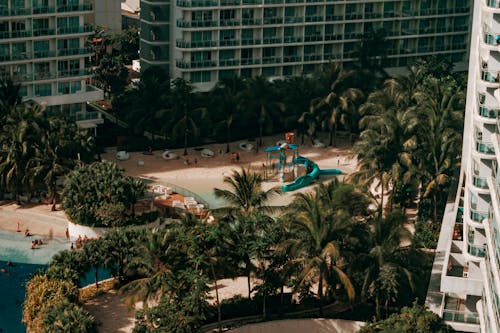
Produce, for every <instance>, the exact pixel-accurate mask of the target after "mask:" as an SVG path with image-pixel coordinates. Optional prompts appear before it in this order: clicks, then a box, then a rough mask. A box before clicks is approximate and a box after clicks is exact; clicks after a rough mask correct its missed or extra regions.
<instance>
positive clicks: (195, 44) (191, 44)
mask: <svg viewBox="0 0 500 333" xmlns="http://www.w3.org/2000/svg"><path fill="white" fill-rule="evenodd" d="M175 45H176V46H177V47H179V48H183V49H194V48H201V47H215V46H217V42H216V41H212V40H197V41H193V40H192V41H186V40H183V39H177V40H176V41H175Z"/></svg>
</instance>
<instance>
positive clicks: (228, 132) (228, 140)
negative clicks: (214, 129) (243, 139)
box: [226, 126, 231, 154]
mask: <svg viewBox="0 0 500 333" xmlns="http://www.w3.org/2000/svg"><path fill="white" fill-rule="evenodd" d="M230 141H231V128H230V127H229V126H226V154H227V153H229V142H230Z"/></svg>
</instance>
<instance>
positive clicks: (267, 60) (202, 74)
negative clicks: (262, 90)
mask: <svg viewBox="0 0 500 333" xmlns="http://www.w3.org/2000/svg"><path fill="white" fill-rule="evenodd" d="M470 4H471V1H469V0H396V1H394V0H387V1H384V0H366V1H360V0H141V55H140V56H141V70H142V71H144V70H146V69H147V68H150V67H161V68H163V69H164V70H165V71H167V72H168V73H169V75H170V76H171V77H174V78H175V77H182V78H184V79H186V80H189V81H191V82H193V83H195V84H196V86H197V87H198V88H199V89H202V90H203V89H209V88H210V87H211V86H213V85H214V84H215V83H216V82H217V81H218V80H220V79H221V78H223V77H225V76H230V75H241V76H244V77H250V76H257V75H263V76H265V77H270V78H273V77H282V76H290V75H300V74H303V73H306V74H307V73H312V72H313V71H314V70H316V69H318V68H319V66H321V64H324V63H327V62H329V61H332V60H333V61H339V62H344V63H347V62H351V61H356V51H357V50H356V47H357V45H358V44H359V41H360V39H361V38H362V37H363V35H364V34H365V33H367V32H370V31H377V30H379V29H384V30H385V33H386V35H387V40H388V42H389V47H388V48H387V50H386V51H387V52H386V53H387V58H386V59H384V63H383V66H384V67H386V68H405V67H406V66H407V65H408V64H410V63H412V62H413V61H414V60H415V59H418V58H421V57H423V56H427V55H432V54H446V55H448V56H449V58H450V59H451V60H452V61H453V62H455V63H456V64H457V67H458V68H460V67H461V66H462V68H463V69H465V64H466V62H467V61H466V60H467V55H468V41H469V39H470V37H469V27H470V24H469V23H470V17H471V16H470V9H471V8H470Z"/></svg>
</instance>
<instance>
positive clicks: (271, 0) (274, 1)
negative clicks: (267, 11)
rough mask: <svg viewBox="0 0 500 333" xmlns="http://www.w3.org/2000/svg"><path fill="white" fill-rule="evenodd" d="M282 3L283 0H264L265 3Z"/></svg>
mask: <svg viewBox="0 0 500 333" xmlns="http://www.w3.org/2000/svg"><path fill="white" fill-rule="evenodd" d="M282 3H283V0H264V5H279V4H282Z"/></svg>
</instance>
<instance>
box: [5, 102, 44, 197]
mask: <svg viewBox="0 0 500 333" xmlns="http://www.w3.org/2000/svg"><path fill="white" fill-rule="evenodd" d="M42 114H43V110H42V108H40V107H39V106H36V105H31V106H26V107H24V106H20V107H16V108H14V109H12V110H11V112H10V113H9V114H8V115H7V118H6V124H5V126H4V128H3V133H2V136H1V137H0V140H1V141H0V143H1V144H2V145H3V148H4V149H3V150H2V151H1V152H0V177H1V183H2V184H3V185H4V186H5V188H7V189H9V190H11V191H14V193H15V195H16V200H17V201H18V202H19V194H20V192H21V191H22V190H23V189H29V188H30V184H31V183H32V180H31V179H30V177H31V176H32V173H31V172H30V170H29V166H30V165H29V162H30V160H31V158H32V157H33V156H37V154H38V152H39V150H40V145H39V140H38V138H39V136H40V124H41V121H42Z"/></svg>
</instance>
